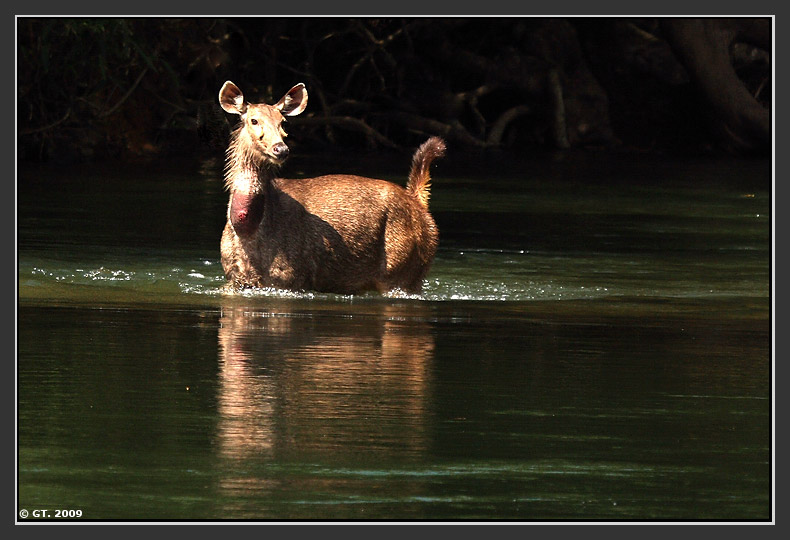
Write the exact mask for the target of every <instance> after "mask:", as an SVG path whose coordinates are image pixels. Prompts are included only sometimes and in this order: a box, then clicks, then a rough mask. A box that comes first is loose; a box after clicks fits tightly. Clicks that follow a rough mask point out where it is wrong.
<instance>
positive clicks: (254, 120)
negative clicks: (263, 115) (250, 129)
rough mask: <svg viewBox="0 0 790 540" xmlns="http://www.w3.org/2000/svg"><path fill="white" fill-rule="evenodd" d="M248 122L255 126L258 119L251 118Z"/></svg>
mask: <svg viewBox="0 0 790 540" xmlns="http://www.w3.org/2000/svg"><path fill="white" fill-rule="evenodd" d="M250 124H252V125H253V126H257V125H258V121H257V120H256V119H255V118H253V119H252V120H250Z"/></svg>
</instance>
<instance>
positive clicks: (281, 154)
mask: <svg viewBox="0 0 790 540" xmlns="http://www.w3.org/2000/svg"><path fill="white" fill-rule="evenodd" d="M272 154H274V156H275V157H276V158H278V159H285V158H287V157H288V147H287V146H285V143H281V142H279V143H277V144H275V145H274V146H272Z"/></svg>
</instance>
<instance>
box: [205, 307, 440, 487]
mask: <svg viewBox="0 0 790 540" xmlns="http://www.w3.org/2000/svg"><path fill="white" fill-rule="evenodd" d="M409 313H410V315H408V316H406V317H404V316H402V313H401V312H400V311H399V309H398V308H397V307H396V306H391V305H386V306H380V307H376V308H375V309H374V310H373V312H367V313H364V314H358V315H348V314H342V313H333V312H327V313H318V314H317V313H315V312H311V313H308V314H299V313H292V312H278V311H275V310H268V309H258V308H250V307H240V306H230V307H228V308H226V309H223V313H222V316H221V318H220V328H219V348H218V350H219V356H220V358H219V366H220V369H219V377H220V380H219V396H218V409H219V423H218V429H217V443H218V449H219V453H220V456H221V457H222V458H223V462H224V463H225V465H226V466H228V467H229V470H228V473H229V476H227V477H226V482H225V484H226V485H225V486H224V487H226V488H230V489H234V488H235V489H249V488H250V487H252V486H253V485H254V486H257V488H260V487H262V486H263V485H264V484H267V483H270V482H272V481H275V479H273V478H272V477H267V475H266V474H263V473H261V472H260V471H259V472H257V473H253V474H252V476H246V477H243V476H240V475H242V474H243V471H247V473H249V472H250V470H255V468H256V467H258V466H260V465H262V464H264V463H272V462H277V463H280V464H282V463H296V462H312V463H322V462H323V463H327V462H331V463H343V462H345V461H347V462H349V463H351V462H353V463H359V462H360V460H361V461H368V460H369V462H371V463H374V462H376V461H379V460H393V459H394V460H396V461H401V460H409V459H410V458H418V457H420V456H422V455H423V454H424V450H425V448H426V445H427V436H426V430H427V426H428V424H429V421H428V415H429V412H428V407H427V401H428V398H429V395H428V394H429V392H430V379H429V376H430V375H429V374H430V365H431V360H432V355H433V349H434V342H433V336H432V335H431V333H430V325H429V323H426V322H424V321H423V320H421V319H419V318H415V316H414V312H413V310H411V311H409Z"/></svg>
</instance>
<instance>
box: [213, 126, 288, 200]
mask: <svg viewBox="0 0 790 540" xmlns="http://www.w3.org/2000/svg"><path fill="white" fill-rule="evenodd" d="M243 131H244V122H241V123H240V124H239V127H237V128H236V129H235V130H233V133H231V136H230V144H228V149H227V151H226V153H225V189H228V190H230V191H237V190H242V191H246V192H250V193H251V192H259V191H262V189H263V187H264V185H265V183H266V182H267V181H268V180H269V179H271V178H274V175H275V172H276V171H277V169H278V166H277V165H275V164H274V163H272V162H271V161H270V160H268V159H266V157H265V156H261V154H260V152H259V151H258V150H257V149H256V148H255V146H254V145H253V144H251V143H250V140H249V138H248V137H247V136H245V135H244V134H243V133H242V132H243Z"/></svg>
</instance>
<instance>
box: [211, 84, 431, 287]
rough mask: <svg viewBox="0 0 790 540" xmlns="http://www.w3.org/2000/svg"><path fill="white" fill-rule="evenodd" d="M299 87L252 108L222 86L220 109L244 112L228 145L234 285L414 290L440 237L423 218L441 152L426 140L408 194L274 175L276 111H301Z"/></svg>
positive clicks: (227, 256)
mask: <svg viewBox="0 0 790 540" xmlns="http://www.w3.org/2000/svg"><path fill="white" fill-rule="evenodd" d="M306 102H307V93H306V91H305V89H304V85H301V84H299V85H296V86H294V87H293V88H292V89H291V90H290V91H289V92H288V93H287V94H286V95H285V96H283V98H282V99H281V100H280V101H279V102H278V103H277V104H275V105H273V106H270V105H266V104H250V103H247V102H245V101H244V98H243V95H242V94H241V91H240V90H239V89H238V88H237V87H236V86H235V85H233V83H231V82H226V83H225V85H224V86H223V87H222V90H221V91H220V103H221V104H222V106H223V108H224V109H225V110H226V111H228V112H233V113H236V114H239V115H240V116H241V124H240V126H239V128H238V129H237V130H236V131H235V132H234V134H233V138H232V140H231V144H230V146H229V148H228V162H227V167H226V172H225V180H226V184H227V187H228V189H229V191H230V201H229V204H228V221H227V224H226V225H225V230H224V231H223V234H222V241H221V254H222V266H223V269H224V271H225V277H226V278H227V280H228V283H229V285H230V286H231V287H233V288H235V289H241V288H245V287H276V288H281V289H289V290H314V291H324V292H337V293H345V294H351V293H357V292H362V291H366V290H375V291H379V292H382V293H386V292H389V291H392V290H395V289H400V290H403V291H405V292H410V293H416V292H419V291H420V290H421V287H422V281H423V278H424V277H425V275H426V274H427V272H428V269H429V267H430V265H431V262H432V261H433V258H434V255H435V253H436V248H437V245H438V238H439V233H438V229H437V227H436V224H435V223H434V220H433V218H432V217H431V215H430V213H429V212H428V196H429V187H430V174H429V167H430V164H431V162H432V161H433V159H435V158H437V157H440V156H441V155H443V153H444V143H443V141H442V140H441V139H439V138H437V137H433V138H431V139H429V140H428V141H426V142H425V143H424V144H423V145H422V146H421V147H420V148H419V149H418V150H417V152H416V153H415V155H414V158H413V161H412V168H411V172H410V173H409V180H408V183H407V185H406V187H405V188H403V187H401V186H398V185H396V184H393V183H391V182H387V181H385V180H377V179H372V178H364V177H360V176H351V175H327V176H319V177H316V178H300V179H286V178H277V177H276V176H275V174H274V171H275V169H276V167H277V166H278V165H279V164H280V163H282V161H283V160H284V159H285V157H286V156H287V154H288V147H287V146H285V144H284V143H283V141H282V138H283V137H284V136H285V133H284V132H283V131H282V128H281V123H282V121H283V115H285V116H289V115H290V116H293V115H296V114H299V113H301V112H302V111H303V110H304V107H305V105H306Z"/></svg>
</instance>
